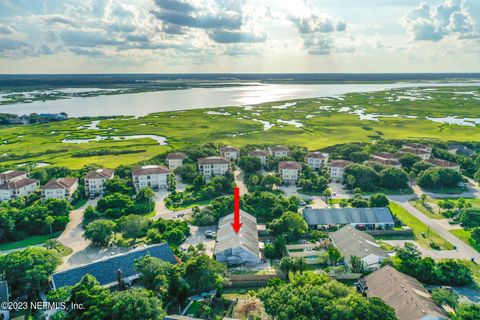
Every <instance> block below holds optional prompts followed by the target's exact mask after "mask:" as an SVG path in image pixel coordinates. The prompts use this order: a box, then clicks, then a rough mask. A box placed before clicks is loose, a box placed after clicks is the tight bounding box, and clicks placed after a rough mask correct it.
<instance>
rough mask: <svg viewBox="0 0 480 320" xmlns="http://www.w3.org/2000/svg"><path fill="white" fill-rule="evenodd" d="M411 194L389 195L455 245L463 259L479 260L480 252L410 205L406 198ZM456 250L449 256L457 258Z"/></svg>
mask: <svg viewBox="0 0 480 320" xmlns="http://www.w3.org/2000/svg"><path fill="white" fill-rule="evenodd" d="M411 198H412V196H389V199H390V200H391V201H395V202H397V203H398V204H399V205H400V206H402V207H403V208H405V209H406V210H408V211H409V212H410V213H411V214H412V215H413V216H415V217H416V218H417V219H418V220H420V221H422V222H423V223H425V224H426V225H427V226H429V227H430V229H432V230H434V231H436V232H437V233H438V234H439V235H441V236H442V237H443V238H444V239H445V240H447V241H449V242H450V243H451V244H452V245H454V246H456V247H457V250H456V251H458V253H459V255H460V257H461V258H463V259H471V258H472V257H473V258H475V260H476V261H478V262H480V253H478V252H477V251H476V250H475V249H473V248H472V247H470V246H469V245H467V244H466V243H464V242H463V241H462V240H460V239H458V238H457V237H455V236H454V235H453V234H451V233H450V232H449V231H448V230H447V229H446V228H445V227H444V225H443V223H440V222H438V221H437V220H436V219H432V218H430V217H428V216H426V215H424V214H423V213H422V212H421V211H420V210H418V209H417V208H415V207H414V206H412V205H411V204H410V203H409V202H408V200H410V199H411ZM456 251H453V252H451V256H449V258H458V257H459V256H458V254H457V253H456ZM442 254H443V253H442Z"/></svg>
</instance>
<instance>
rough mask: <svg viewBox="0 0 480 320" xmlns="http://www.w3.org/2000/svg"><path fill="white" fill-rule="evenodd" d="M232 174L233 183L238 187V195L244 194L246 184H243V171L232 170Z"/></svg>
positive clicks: (246, 190)
mask: <svg viewBox="0 0 480 320" xmlns="http://www.w3.org/2000/svg"><path fill="white" fill-rule="evenodd" d="M233 176H234V177H235V184H236V185H237V187H238V189H240V195H241V196H243V195H244V194H246V193H248V189H247V186H246V185H245V181H244V180H243V177H244V174H243V171H242V170H240V169H237V170H235V171H234V173H233Z"/></svg>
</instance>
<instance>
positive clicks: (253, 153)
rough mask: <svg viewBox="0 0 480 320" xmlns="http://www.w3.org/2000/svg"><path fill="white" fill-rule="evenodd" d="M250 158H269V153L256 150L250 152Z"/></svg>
mask: <svg viewBox="0 0 480 320" xmlns="http://www.w3.org/2000/svg"><path fill="white" fill-rule="evenodd" d="M248 156H249V157H268V156H269V153H268V152H267V151H265V150H261V149H255V150H251V151H248Z"/></svg>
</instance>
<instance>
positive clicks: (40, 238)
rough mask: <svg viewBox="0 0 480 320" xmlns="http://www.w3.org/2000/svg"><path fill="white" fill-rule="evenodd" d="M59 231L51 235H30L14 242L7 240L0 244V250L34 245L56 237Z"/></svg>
mask: <svg viewBox="0 0 480 320" xmlns="http://www.w3.org/2000/svg"><path fill="white" fill-rule="evenodd" d="M60 233H61V232H55V233H54V234H53V235H49V234H48V235H41V236H31V237H28V238H26V239H24V240H20V241H15V242H8V243H2V244H0V250H12V249H17V248H22V247H27V246H34V245H38V244H42V243H44V242H45V241H47V240H48V239H52V238H56V237H58V236H59V235H60Z"/></svg>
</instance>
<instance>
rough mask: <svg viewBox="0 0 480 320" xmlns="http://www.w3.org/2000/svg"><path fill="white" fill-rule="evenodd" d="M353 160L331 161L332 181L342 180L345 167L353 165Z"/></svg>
mask: <svg viewBox="0 0 480 320" xmlns="http://www.w3.org/2000/svg"><path fill="white" fill-rule="evenodd" d="M352 163H353V162H352V161H348V160H342V159H339V160H332V161H330V163H329V167H330V178H331V179H332V181H335V182H340V181H343V176H344V174H345V167H347V166H348V165H351V164H352Z"/></svg>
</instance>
